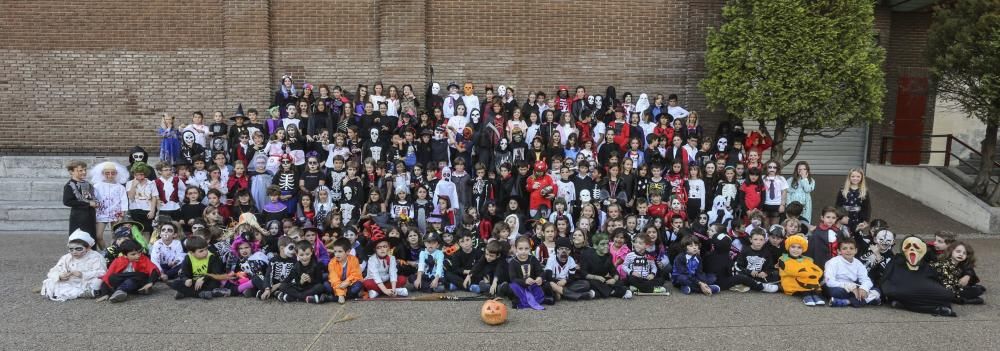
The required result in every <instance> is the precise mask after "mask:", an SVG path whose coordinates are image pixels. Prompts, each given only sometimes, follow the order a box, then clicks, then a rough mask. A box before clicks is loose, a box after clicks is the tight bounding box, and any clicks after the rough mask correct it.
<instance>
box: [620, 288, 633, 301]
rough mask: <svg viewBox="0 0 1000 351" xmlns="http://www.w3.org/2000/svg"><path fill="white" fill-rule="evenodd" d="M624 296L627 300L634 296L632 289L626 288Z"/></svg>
mask: <svg viewBox="0 0 1000 351" xmlns="http://www.w3.org/2000/svg"><path fill="white" fill-rule="evenodd" d="M622 298H623V299H626V300H628V299H631V298H632V290H625V296H622Z"/></svg>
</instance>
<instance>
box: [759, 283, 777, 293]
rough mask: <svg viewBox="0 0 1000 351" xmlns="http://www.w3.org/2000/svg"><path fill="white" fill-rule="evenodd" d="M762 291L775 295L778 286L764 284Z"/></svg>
mask: <svg viewBox="0 0 1000 351" xmlns="http://www.w3.org/2000/svg"><path fill="white" fill-rule="evenodd" d="M762 291H763V292H766V293H776V292H778V284H771V283H767V284H764V290H762Z"/></svg>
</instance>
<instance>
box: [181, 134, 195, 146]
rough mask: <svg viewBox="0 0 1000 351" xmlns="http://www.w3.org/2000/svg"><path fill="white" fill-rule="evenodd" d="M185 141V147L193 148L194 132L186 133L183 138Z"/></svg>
mask: <svg viewBox="0 0 1000 351" xmlns="http://www.w3.org/2000/svg"><path fill="white" fill-rule="evenodd" d="M181 138H183V139H184V145H187V146H191V145H194V132H192V131H190V130H189V131H186V132H184V135H182V136H181Z"/></svg>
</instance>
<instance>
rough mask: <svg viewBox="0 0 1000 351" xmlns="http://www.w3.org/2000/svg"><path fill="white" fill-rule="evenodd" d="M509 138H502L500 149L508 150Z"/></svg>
mask: <svg viewBox="0 0 1000 351" xmlns="http://www.w3.org/2000/svg"><path fill="white" fill-rule="evenodd" d="M507 145H508V144H507V138H503V139H500V150H501V151H507Z"/></svg>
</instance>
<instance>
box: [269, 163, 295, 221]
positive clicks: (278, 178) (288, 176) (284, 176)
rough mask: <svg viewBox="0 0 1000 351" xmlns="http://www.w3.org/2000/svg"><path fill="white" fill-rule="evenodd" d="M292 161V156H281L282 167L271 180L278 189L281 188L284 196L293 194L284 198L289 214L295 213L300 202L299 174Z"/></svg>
mask: <svg viewBox="0 0 1000 351" xmlns="http://www.w3.org/2000/svg"><path fill="white" fill-rule="evenodd" d="M291 162H292V158H291V157H290V156H287V155H286V156H283V157H282V158H281V169H279V170H278V173H276V174H275V175H274V178H273V179H272V180H271V184H272V185H277V186H278V189H279V190H281V195H282V196H286V195H291V197H289V198H288V199H287V200H283V202H284V203H285V206H286V207H287V208H286V211H288V214H294V211H295V210H296V209H297V208H298V203H299V197H298V192H299V176H298V175H297V174H295V169H294V168H293V167H292V165H291Z"/></svg>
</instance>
